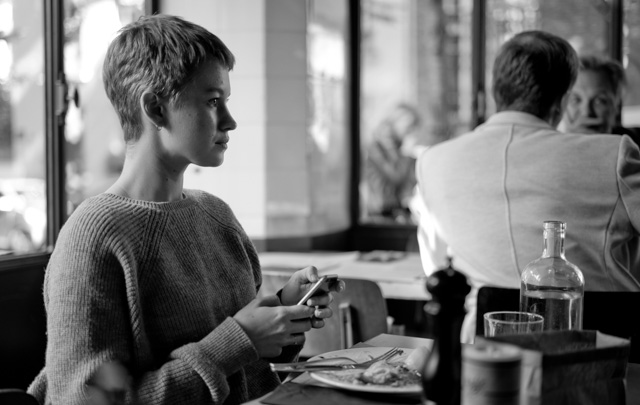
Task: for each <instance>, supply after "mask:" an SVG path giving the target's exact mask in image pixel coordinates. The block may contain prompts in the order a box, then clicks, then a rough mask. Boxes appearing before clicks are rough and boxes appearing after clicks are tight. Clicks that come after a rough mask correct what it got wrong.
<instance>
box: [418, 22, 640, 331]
mask: <svg viewBox="0 0 640 405" xmlns="http://www.w3.org/2000/svg"><path fill="white" fill-rule="evenodd" d="M578 68H579V61H578V57H577V55H576V52H575V51H574V50H573V49H572V48H571V46H570V45H569V43H568V42H567V41H565V40H564V39H562V38H559V37H557V36H555V35H552V34H549V33H546V32H542V31H527V32H522V33H520V34H518V35H516V36H515V37H513V38H512V39H511V40H509V41H508V42H506V43H505V44H504V45H503V46H502V48H501V49H500V51H499V53H498V56H497V57H496V60H495V63H494V67H493V78H494V83H493V96H494V98H495V102H496V107H497V111H498V112H497V113H496V114H494V115H493V116H491V117H490V118H489V119H488V120H487V121H486V122H485V123H484V124H482V125H480V126H478V127H477V128H476V129H475V130H473V131H472V132H470V133H467V134H464V135H461V136H460V137H457V138H455V139H452V140H449V141H446V142H443V143H441V144H438V145H436V146H433V147H432V148H430V149H428V150H427V151H425V152H424V153H423V154H422V155H421V156H420V158H419V159H418V162H417V165H416V174H417V177H418V187H419V193H420V197H421V199H422V202H423V203H424V204H423V211H422V212H421V214H420V226H419V230H418V232H419V242H420V252H421V256H422V262H423V266H424V269H425V272H426V273H427V274H429V273H430V272H432V271H433V270H434V269H436V268H438V267H441V266H443V265H445V264H446V258H447V256H450V257H451V258H452V260H453V266H454V267H456V268H457V269H459V270H461V271H462V272H463V273H465V274H466V275H467V277H468V278H469V281H470V282H471V284H472V286H473V289H472V291H471V293H470V294H469V295H468V297H467V310H468V313H467V317H466V319H465V324H464V326H463V331H462V340H463V341H466V342H468V341H472V340H473V336H474V334H475V316H476V314H475V303H476V295H477V290H478V288H479V287H480V286H482V285H493V286H498V287H506V288H519V287H520V272H521V271H522V269H523V268H524V266H526V264H527V263H529V262H530V261H531V260H534V259H536V258H537V257H539V256H540V254H541V253H542V248H543V246H542V224H543V222H544V221H545V220H561V221H565V222H566V223H567V238H566V257H567V260H569V261H570V262H572V263H574V264H576V265H577V266H578V267H579V268H580V269H581V270H582V272H583V274H584V277H585V288H586V289H587V290H608V291H640V283H639V282H638V276H640V255H639V254H638V253H639V252H640V249H639V248H640V242H639V230H640V151H639V150H638V146H636V145H635V144H634V143H633V142H632V140H631V139H630V138H629V137H627V136H622V137H614V136H610V135H583V134H573V133H567V134H565V133H560V132H558V131H557V130H556V126H557V125H558V123H559V122H560V120H561V118H562V116H563V112H564V110H565V106H566V100H567V94H568V92H569V90H570V89H571V87H572V85H573V84H574V83H575V80H576V76H577V73H578Z"/></svg>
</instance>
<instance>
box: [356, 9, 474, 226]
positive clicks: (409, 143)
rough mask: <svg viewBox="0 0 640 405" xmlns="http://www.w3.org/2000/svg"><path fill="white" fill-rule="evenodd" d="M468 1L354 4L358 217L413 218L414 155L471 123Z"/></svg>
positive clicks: (371, 220)
mask: <svg viewBox="0 0 640 405" xmlns="http://www.w3.org/2000/svg"><path fill="white" fill-rule="evenodd" d="M471 12H472V1H471V0H459V1H455V2H448V1H446V2H427V1H421V0H407V1H401V2H399V1H394V0H363V1H362V2H361V45H360V46H361V51H360V57H361V77H360V85H361V94H360V114H361V116H360V148H361V156H362V157H361V168H360V172H361V179H360V205H361V210H360V218H359V221H360V223H362V224H413V220H412V218H411V212H410V210H409V204H410V199H411V197H412V195H413V191H414V186H415V184H416V180H415V176H414V170H415V158H416V156H417V154H418V153H419V152H420V151H421V148H422V147H424V146H426V145H431V144H434V143H437V142H440V141H442V140H444V139H448V138H450V137H451V136H455V135H457V134H460V133H462V132H465V131H467V130H468V129H469V128H470V125H471V119H472V116H471V102H470V98H471V42H470V40H471Z"/></svg>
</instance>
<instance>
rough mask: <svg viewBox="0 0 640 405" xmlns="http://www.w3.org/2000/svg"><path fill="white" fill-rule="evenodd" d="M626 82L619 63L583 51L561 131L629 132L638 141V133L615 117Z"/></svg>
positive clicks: (621, 133) (619, 133) (590, 132)
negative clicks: (584, 53) (624, 125)
mask: <svg viewBox="0 0 640 405" xmlns="http://www.w3.org/2000/svg"><path fill="white" fill-rule="evenodd" d="M626 84H627V79H626V75H625V72H624V68H623V67H622V65H621V64H620V63H619V62H618V61H616V60H613V59H610V58H606V57H603V56H598V55H582V56H581V57H580V71H579V73H578V78H577V80H576V84H575V85H574V86H573V88H572V89H571V93H570V94H569V100H568V102H567V109H566V111H565V114H564V118H563V121H562V122H561V124H560V127H561V128H562V129H563V130H564V132H570V133H584V134H617V135H629V136H630V137H631V139H633V140H634V142H635V143H636V144H640V133H639V132H638V131H637V130H636V129H633V128H625V127H623V126H622V125H621V124H620V123H619V122H618V121H619V120H618V117H619V112H620V109H621V108H622V100H623V98H624V91H625V87H626Z"/></svg>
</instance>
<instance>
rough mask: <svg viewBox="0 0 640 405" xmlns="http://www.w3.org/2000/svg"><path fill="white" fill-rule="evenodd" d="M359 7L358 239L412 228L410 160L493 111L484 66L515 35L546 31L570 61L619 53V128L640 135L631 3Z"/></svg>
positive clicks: (478, 1)
mask: <svg viewBox="0 0 640 405" xmlns="http://www.w3.org/2000/svg"><path fill="white" fill-rule="evenodd" d="M622 5H623V6H624V7H623V8H624V10H623V11H624V12H623V11H622V10H621V6H622ZM360 8H361V10H360V21H361V40H360V47H361V50H360V57H361V69H360V86H361V89H360V100H359V102H360V114H361V117H360V118H361V119H360V133H359V141H360V149H361V150H360V159H361V164H360V177H359V193H358V198H359V212H358V218H357V219H358V228H366V233H372V232H375V229H378V230H380V233H381V234H390V231H392V230H394V229H395V230H397V229H398V225H403V224H409V225H410V226H413V223H414V221H413V218H412V215H411V212H410V209H409V208H408V207H409V204H410V203H411V196H412V190H413V186H414V185H415V183H416V180H415V178H414V174H413V164H414V160H415V156H416V155H417V154H418V153H419V152H420V150H421V147H423V146H429V145H432V144H435V143H437V142H441V141H443V140H446V139H449V138H451V137H455V136H457V135H459V134H461V133H464V132H466V131H469V130H471V129H472V128H473V127H475V126H476V125H477V124H479V123H482V122H483V121H484V119H485V118H486V117H487V116H489V115H491V114H493V113H494V112H495V104H494V101H493V98H492V96H491V83H492V77H491V70H492V67H493V61H494V59H495V56H496V54H497V52H498V49H499V47H500V46H501V45H502V44H503V43H504V42H505V41H506V40H507V39H509V38H510V37H512V36H513V35H514V34H516V33H517V32H520V31H523V30H533V29H540V30H545V31H549V32H552V33H554V34H556V35H559V36H561V37H563V38H566V39H567V40H568V41H569V42H570V43H571V44H572V45H573V46H574V48H575V49H576V51H577V52H578V53H599V54H603V55H608V56H611V57H614V58H615V57H617V56H616V55H618V54H619V53H618V47H620V48H621V49H622V51H623V52H622V62H623V64H624V66H625V68H626V70H627V75H628V81H629V86H628V94H627V98H626V103H625V108H624V110H623V122H624V123H625V124H626V125H631V126H639V127H640V90H638V89H639V88H640V58H639V57H638V54H639V53H640V28H639V27H640V0H626V1H621V0H620V1H618V0H611V1H608V0H590V1H584V0H566V1H554V0H453V1H441V2H430V1H429V2H427V1H420V0H407V1H402V2H398V1H393V0H360ZM621 15H623V16H624V19H623V23H622V25H621V26H620V27H618V26H617V25H616V20H617V18H619V17H620V16H621ZM618 35H619V36H620V37H621V38H622V45H623V47H622V46H620V44H618V42H619V41H618V40H617V36H618ZM634 55H635V56H634ZM416 145H417V146H416ZM390 226H392V227H390ZM393 226H395V228H394V227H393ZM411 232H413V233H415V230H414V229H412V230H410V231H408V233H409V234H411ZM363 233H365V231H361V232H357V237H362V234H363ZM385 244H386V245H388V244H389V240H388V239H386V240H381V241H379V242H378V245H380V246H384V245H385ZM376 248H380V247H376Z"/></svg>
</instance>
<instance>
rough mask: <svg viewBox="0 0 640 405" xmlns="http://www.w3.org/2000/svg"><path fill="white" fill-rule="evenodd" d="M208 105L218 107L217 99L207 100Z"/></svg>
mask: <svg viewBox="0 0 640 405" xmlns="http://www.w3.org/2000/svg"><path fill="white" fill-rule="evenodd" d="M209 104H211V106H212V107H217V106H218V99H217V98H212V99H211V100H209Z"/></svg>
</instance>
